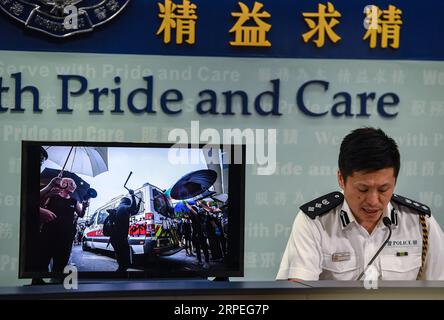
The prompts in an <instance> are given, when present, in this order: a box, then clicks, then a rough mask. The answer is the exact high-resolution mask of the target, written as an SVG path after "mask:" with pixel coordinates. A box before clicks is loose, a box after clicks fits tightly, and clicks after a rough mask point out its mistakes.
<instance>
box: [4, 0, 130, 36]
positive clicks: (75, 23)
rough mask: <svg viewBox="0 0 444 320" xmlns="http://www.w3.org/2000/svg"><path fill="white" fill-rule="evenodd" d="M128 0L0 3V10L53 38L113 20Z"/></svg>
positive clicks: (53, 0)
mask: <svg viewBox="0 0 444 320" xmlns="http://www.w3.org/2000/svg"><path fill="white" fill-rule="evenodd" d="M129 2H130V0H0V8H1V9H2V10H3V11H5V12H6V13H7V14H9V15H10V16H11V17H13V18H14V19H16V20H18V21H20V22H23V23H24V24H25V26H26V27H28V28H31V29H35V30H39V31H41V32H44V33H46V34H49V35H51V36H54V37H62V38H63V37H68V36H71V35H73V34H76V33H83V32H89V31H92V30H93V29H94V27H95V26H98V25H101V24H103V23H105V22H108V21H109V20H111V19H112V18H114V17H115V16H116V15H117V14H119V13H120V11H122V10H123V9H124V8H125V7H126V6H127V4H128V3H129Z"/></svg>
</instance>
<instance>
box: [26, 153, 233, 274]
mask: <svg viewBox="0 0 444 320" xmlns="http://www.w3.org/2000/svg"><path fill="white" fill-rule="evenodd" d="M39 148H40V153H41V154H40V159H41V164H40V181H39V188H40V204H39V207H40V208H39V228H38V232H36V233H35V234H34V235H33V237H35V239H28V240H29V241H31V242H32V243H33V244H32V245H33V248H34V255H33V258H32V260H33V261H32V264H31V265H32V267H31V269H32V270H29V268H28V266H29V264H27V268H28V270H26V271H31V272H42V273H46V272H48V273H62V272H63V270H64V268H65V267H66V266H75V267H76V268H77V270H78V271H79V272H116V271H117V272H123V271H126V272H138V271H141V272H145V273H146V274H149V275H153V276H155V275H162V274H166V273H171V274H172V273H175V272H177V273H179V274H180V273H181V272H182V271H183V272H185V273H186V272H191V273H192V272H199V271H203V272H204V273H205V274H209V275H210V274H212V272H215V273H216V274H217V271H223V270H226V269H230V268H232V261H233V259H236V257H234V258H233V257H230V253H231V252H230V250H231V249H232V248H231V247H230V246H231V243H232V242H230V234H232V233H230V231H229V230H230V223H231V221H230V205H229V203H230V202H229V192H228V183H229V181H228V178H229V174H228V171H229V170H228V168H229V165H228V164H227V163H226V161H225V160H224V158H225V154H224V152H223V149H222V148H213V149H212V150H211V152H210V156H209V154H208V152H203V150H202V149H199V148H195V149H191V148H189V149H188V148H185V149H177V150H174V149H171V148H140V147H114V146H113V147H109V146H107V147H105V146H77V145H75V146H69V145H64V146H60V145H41V146H40V147H39ZM215 159H218V160H219V161H214V160H215ZM196 160H197V161H196ZM34 240H35V241H34ZM236 250H237V251H239V249H238V248H237V249H236ZM237 269H238V267H237Z"/></svg>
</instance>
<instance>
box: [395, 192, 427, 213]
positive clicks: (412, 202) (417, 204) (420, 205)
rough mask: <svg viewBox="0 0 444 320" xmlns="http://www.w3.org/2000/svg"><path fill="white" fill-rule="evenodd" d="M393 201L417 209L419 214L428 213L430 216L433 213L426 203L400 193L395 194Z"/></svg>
mask: <svg viewBox="0 0 444 320" xmlns="http://www.w3.org/2000/svg"><path fill="white" fill-rule="evenodd" d="M392 201H393V202H395V203H397V204H399V205H402V206H405V207H408V208H410V209H413V210H415V211H417V212H418V213H419V214H426V215H428V216H429V217H430V216H431V215H432V211H431V210H430V207H429V206H426V205H425V204H423V203H420V202H418V201H415V200H412V199H409V198H406V197H403V196H400V195H399V194H393V196H392Z"/></svg>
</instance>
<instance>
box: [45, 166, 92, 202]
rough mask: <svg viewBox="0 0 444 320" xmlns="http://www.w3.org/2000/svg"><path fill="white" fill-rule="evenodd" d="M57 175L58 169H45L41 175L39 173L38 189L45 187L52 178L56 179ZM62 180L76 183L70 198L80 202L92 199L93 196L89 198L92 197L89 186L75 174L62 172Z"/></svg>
mask: <svg viewBox="0 0 444 320" xmlns="http://www.w3.org/2000/svg"><path fill="white" fill-rule="evenodd" d="M59 173H60V170H59V169H51V168H45V169H44V170H43V171H42V173H40V187H44V186H46V185H47V184H48V183H49V182H50V181H51V180H52V179H53V178H55V177H57V176H58V175H59ZM62 178H71V179H73V180H74V182H75V183H76V185H77V188H76V190H75V191H74V192H73V193H72V194H71V196H72V197H73V198H74V199H76V200H77V201H79V202H82V201H83V200H84V199H86V198H88V197H90V198H94V196H91V195H93V194H92V193H93V192H92V191H91V190H93V189H92V188H90V185H89V184H88V183H87V182H86V181H85V180H83V179H82V178H80V177H79V176H78V175H76V174H75V173H72V172H70V171H63V173H62Z"/></svg>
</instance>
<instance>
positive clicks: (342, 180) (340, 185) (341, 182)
mask: <svg viewBox="0 0 444 320" xmlns="http://www.w3.org/2000/svg"><path fill="white" fill-rule="evenodd" d="M337 175H338V184H339V187H340V188H341V189H342V190H344V188H345V181H344V178H343V177H342V174H341V171H339V170H338V172H337Z"/></svg>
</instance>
